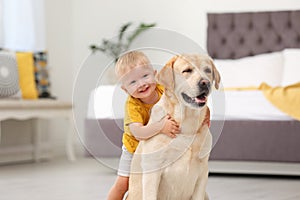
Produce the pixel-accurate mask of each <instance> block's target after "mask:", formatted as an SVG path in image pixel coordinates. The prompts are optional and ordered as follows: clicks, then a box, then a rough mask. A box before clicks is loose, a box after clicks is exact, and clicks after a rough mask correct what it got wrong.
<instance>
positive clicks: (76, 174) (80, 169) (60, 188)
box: [0, 158, 300, 200]
mask: <svg viewBox="0 0 300 200" xmlns="http://www.w3.org/2000/svg"><path fill="white" fill-rule="evenodd" d="M116 163H117V161H108V162H107V163H106V165H109V166H115V165H116ZM115 177H116V175H115V170H112V169H110V168H109V167H106V166H104V165H103V164H101V163H100V162H99V161H96V160H95V159H92V158H81V159H79V160H77V161H75V162H73V163H71V162H68V161H67V160H66V159H65V158H61V159H52V160H50V161H45V162H40V163H26V164H24V163H23V164H16V165H6V166H0V199H1V200H19V199H20V200H69V199H70V200H83V199H84V200H104V199H105V198H106V194H107V192H108V190H109V188H110V187H111V185H112V184H113V182H114V180H115ZM207 190H208V194H209V196H210V199H212V200H256V199H257V200H259V199H263V200H298V199H300V178H288V177H261V176H260V177H255V176H225V175H212V176H210V177H209V182H208V189H207Z"/></svg>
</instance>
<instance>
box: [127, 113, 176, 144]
mask: <svg viewBox="0 0 300 200" xmlns="http://www.w3.org/2000/svg"><path fill="white" fill-rule="evenodd" d="M129 129H130V131H131V133H132V134H133V135H134V137H135V138H136V139H138V140H146V139H148V138H150V137H152V136H154V135H156V134H158V133H163V134H165V135H168V136H169V137H172V138H175V137H176V134H178V133H179V132H180V128H179V125H178V124H177V122H176V121H175V120H174V119H172V118H171V116H170V115H167V116H165V117H164V118H163V119H161V120H160V121H158V122H153V123H150V124H149V123H148V124H147V125H145V126H144V125H143V124H141V123H131V124H129Z"/></svg>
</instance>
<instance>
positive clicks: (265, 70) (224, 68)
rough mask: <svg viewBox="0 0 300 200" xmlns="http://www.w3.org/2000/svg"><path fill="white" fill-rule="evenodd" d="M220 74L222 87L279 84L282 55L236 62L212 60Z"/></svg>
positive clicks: (267, 55) (271, 54)
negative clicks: (264, 83)
mask: <svg viewBox="0 0 300 200" xmlns="http://www.w3.org/2000/svg"><path fill="white" fill-rule="evenodd" d="M214 62H215V65H216V66H217V68H218V71H219V72H220V74H221V80H222V84H223V87H224V88H225V89H226V88H245V87H247V88H248V87H258V86H259V85H260V84H261V83H262V82H266V83H268V84H269V85H271V86H278V85H280V84H281V79H282V71H283V53H282V52H273V53H268V54H260V55H256V56H251V57H245V58H240V59H236V60H218V59H215V60H214Z"/></svg>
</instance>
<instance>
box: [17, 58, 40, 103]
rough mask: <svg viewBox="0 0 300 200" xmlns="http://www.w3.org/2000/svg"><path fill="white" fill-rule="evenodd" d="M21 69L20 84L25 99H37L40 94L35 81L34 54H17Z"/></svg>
mask: <svg viewBox="0 0 300 200" xmlns="http://www.w3.org/2000/svg"><path fill="white" fill-rule="evenodd" d="M16 57H17V63H18V69H19V78H20V79H19V83H20V88H21V91H22V97H23V98H24V99H37V98H38V92H37V89H36V84H35V79H34V64H33V63H34V62H33V54H32V53H30V52H17V53H16Z"/></svg>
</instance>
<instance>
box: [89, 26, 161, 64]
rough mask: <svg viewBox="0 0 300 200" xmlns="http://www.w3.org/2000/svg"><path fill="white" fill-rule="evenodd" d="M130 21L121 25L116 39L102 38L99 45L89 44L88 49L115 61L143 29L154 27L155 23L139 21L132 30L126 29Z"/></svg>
mask: <svg viewBox="0 0 300 200" xmlns="http://www.w3.org/2000/svg"><path fill="white" fill-rule="evenodd" d="M131 25H132V22H128V23H126V24H124V25H122V26H121V28H120V29H119V33H118V37H117V40H116V38H113V39H110V40H108V39H103V40H102V43H101V45H99V46H98V45H96V44H91V45H90V49H91V50H92V52H93V53H94V52H96V51H101V52H103V53H104V54H106V55H108V56H110V57H112V58H113V59H114V61H115V62H116V61H117V60H118V57H119V56H120V54H121V53H123V52H125V51H127V50H128V49H129V47H130V45H131V44H132V42H133V41H134V40H135V39H136V38H137V37H138V36H139V35H140V34H141V33H143V32H144V31H146V30H148V29H150V28H152V27H154V26H155V25H156V24H155V23H152V24H145V23H140V24H139V25H138V26H137V27H136V28H135V29H134V30H133V31H128V29H129V27H131Z"/></svg>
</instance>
